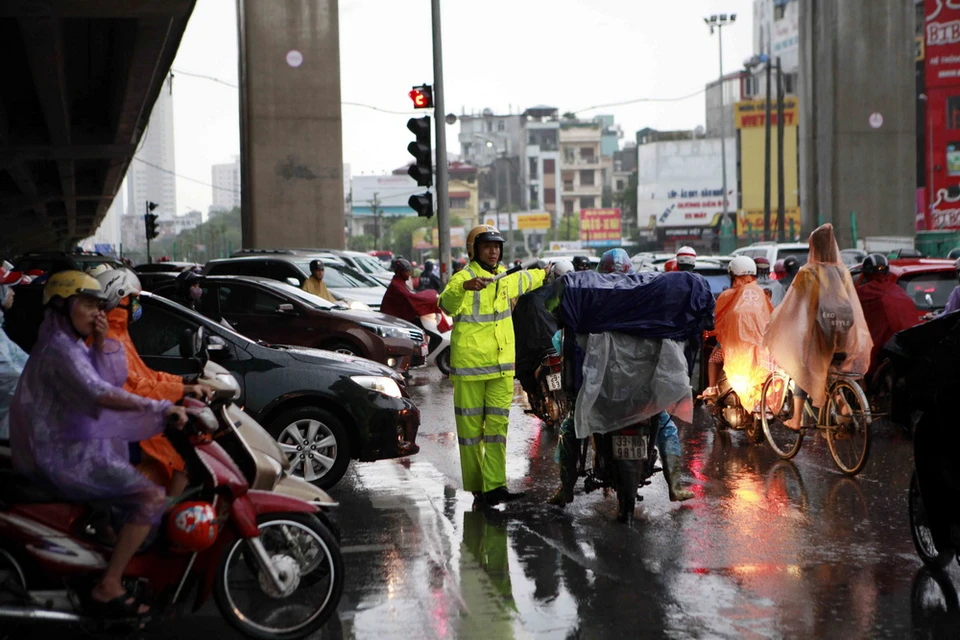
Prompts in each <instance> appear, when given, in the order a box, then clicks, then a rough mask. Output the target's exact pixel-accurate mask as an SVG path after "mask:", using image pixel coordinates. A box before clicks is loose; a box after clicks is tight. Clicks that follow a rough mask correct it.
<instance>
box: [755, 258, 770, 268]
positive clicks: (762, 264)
mask: <svg viewBox="0 0 960 640" xmlns="http://www.w3.org/2000/svg"><path fill="white" fill-rule="evenodd" d="M753 262H754V264H756V265H757V271H770V260H768V259H767V258H764V257H763V256H758V257H756V258H754V259H753Z"/></svg>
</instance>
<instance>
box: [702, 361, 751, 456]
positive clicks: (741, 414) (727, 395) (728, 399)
mask: <svg viewBox="0 0 960 640" xmlns="http://www.w3.org/2000/svg"><path fill="white" fill-rule="evenodd" d="M717 390H718V391H719V393H718V394H717V397H716V399H714V401H713V402H704V403H703V407H704V408H705V409H706V410H707V413H709V414H710V416H711V417H712V418H713V420H714V424H716V426H717V428H718V429H734V430H737V431H743V432H744V433H746V434H747V438H749V439H750V442H752V443H753V444H762V443H763V442H764V438H765V436H764V435H763V425H762V424H761V422H760V416H759V414H757V413H754V412H752V411H747V410H746V409H745V408H744V406H743V403H741V402H740V396H738V395H737V392H736V391H734V390H733V387H731V386H730V382H729V381H728V380H727V376H726V375H721V376H720V380H719V381H718V382H717ZM698 400H701V401H702V400H703V396H698Z"/></svg>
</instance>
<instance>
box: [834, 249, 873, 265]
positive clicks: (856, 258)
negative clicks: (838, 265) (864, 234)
mask: <svg viewBox="0 0 960 640" xmlns="http://www.w3.org/2000/svg"><path fill="white" fill-rule="evenodd" d="M866 257H867V252H866V251H863V250H861V249H842V250H841V251H840V259H841V260H843V264H845V265H847V266H848V267H852V266H855V265H858V264H860V263H861V262H863V260H864V258H866Z"/></svg>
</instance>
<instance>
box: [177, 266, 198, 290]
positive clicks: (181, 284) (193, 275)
mask: <svg viewBox="0 0 960 640" xmlns="http://www.w3.org/2000/svg"><path fill="white" fill-rule="evenodd" d="M202 280H203V276H202V275H200V274H199V273H197V272H196V271H193V270H187V271H181V272H180V273H179V274H178V275H177V279H176V281H175V282H176V283H177V288H178V289H180V290H181V291H186V290H187V289H189V288H190V287H192V286H193V285H195V284H197V283H199V282H201V281H202Z"/></svg>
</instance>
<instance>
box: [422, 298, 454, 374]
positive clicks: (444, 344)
mask: <svg viewBox="0 0 960 640" xmlns="http://www.w3.org/2000/svg"><path fill="white" fill-rule="evenodd" d="M420 325H421V326H422V327H423V329H424V331H426V332H427V339H428V342H429V344H428V347H427V348H428V351H427V361H426V364H427V366H432V365H436V367H437V369H440V373H442V374H443V375H445V376H449V375H450V333H451V332H452V331H453V322H452V321H451V320H450V316H448V315H447V314H445V313H444V312H443V311H441V310H439V309H438V310H437V312H436V313H431V314H427V315H422V316H420Z"/></svg>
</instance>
